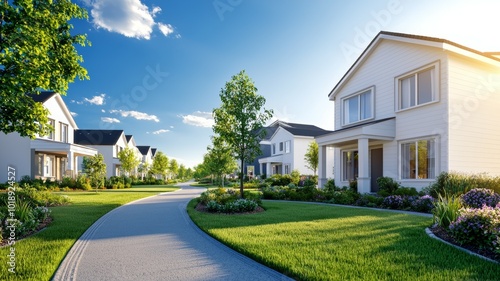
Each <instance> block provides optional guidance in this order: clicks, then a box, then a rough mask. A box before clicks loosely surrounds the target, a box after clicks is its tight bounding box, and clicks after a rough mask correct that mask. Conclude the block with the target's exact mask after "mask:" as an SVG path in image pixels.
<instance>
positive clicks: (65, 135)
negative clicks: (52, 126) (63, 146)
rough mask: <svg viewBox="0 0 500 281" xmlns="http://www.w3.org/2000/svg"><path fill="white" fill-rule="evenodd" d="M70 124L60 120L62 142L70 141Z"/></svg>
mask: <svg viewBox="0 0 500 281" xmlns="http://www.w3.org/2000/svg"><path fill="white" fill-rule="evenodd" d="M63 128H66V130H63ZM68 130H69V126H68V124H65V123H62V122H60V126H59V137H60V138H59V140H60V141H61V142H64V143H68V142H69V139H68V138H69V132H68Z"/></svg>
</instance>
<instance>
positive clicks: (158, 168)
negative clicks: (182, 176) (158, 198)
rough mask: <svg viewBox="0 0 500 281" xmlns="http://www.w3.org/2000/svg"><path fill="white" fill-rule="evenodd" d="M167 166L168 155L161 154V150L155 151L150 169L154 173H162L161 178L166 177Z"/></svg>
mask: <svg viewBox="0 0 500 281" xmlns="http://www.w3.org/2000/svg"><path fill="white" fill-rule="evenodd" d="M168 167H169V162H168V157H167V155H165V154H163V152H161V151H158V152H156V155H155V158H153V165H152V166H151V169H150V171H151V172H152V173H153V174H156V175H162V177H163V179H164V180H166V179H167V171H168Z"/></svg>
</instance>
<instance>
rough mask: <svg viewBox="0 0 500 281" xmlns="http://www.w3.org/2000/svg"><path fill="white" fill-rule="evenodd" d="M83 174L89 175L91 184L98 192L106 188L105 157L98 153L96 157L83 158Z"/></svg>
mask: <svg viewBox="0 0 500 281" xmlns="http://www.w3.org/2000/svg"><path fill="white" fill-rule="evenodd" d="M82 167H83V172H84V173H85V174H87V176H88V178H89V179H90V184H91V185H92V187H94V188H95V189H96V191H97V189H98V188H101V187H103V186H104V180H105V178H106V163H104V156H102V154H100V153H98V154H96V155H94V156H90V157H84V158H83V164H82Z"/></svg>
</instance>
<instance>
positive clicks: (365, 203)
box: [355, 194, 384, 208]
mask: <svg viewBox="0 0 500 281" xmlns="http://www.w3.org/2000/svg"><path fill="white" fill-rule="evenodd" d="M383 202H384V197H381V196H378V195H371V194H361V195H360V196H359V198H358V200H356V203H355V205H356V206H362V207H371V208H378V207H381V206H382V203H383Z"/></svg>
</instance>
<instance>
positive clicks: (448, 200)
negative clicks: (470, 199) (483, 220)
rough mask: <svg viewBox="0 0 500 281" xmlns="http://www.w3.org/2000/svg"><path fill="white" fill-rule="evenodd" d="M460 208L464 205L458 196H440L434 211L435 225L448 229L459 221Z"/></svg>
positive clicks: (435, 203)
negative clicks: (451, 224)
mask: <svg viewBox="0 0 500 281" xmlns="http://www.w3.org/2000/svg"><path fill="white" fill-rule="evenodd" d="M460 208H462V203H461V201H460V198H459V197H458V196H456V195H444V196H443V195H441V194H439V195H438V200H437V201H436V202H434V210H433V211H432V215H433V218H434V223H436V224H437V225H439V226H441V227H444V228H447V227H448V226H449V225H450V223H452V222H454V221H455V220H457V218H458V216H459V210H460Z"/></svg>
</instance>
